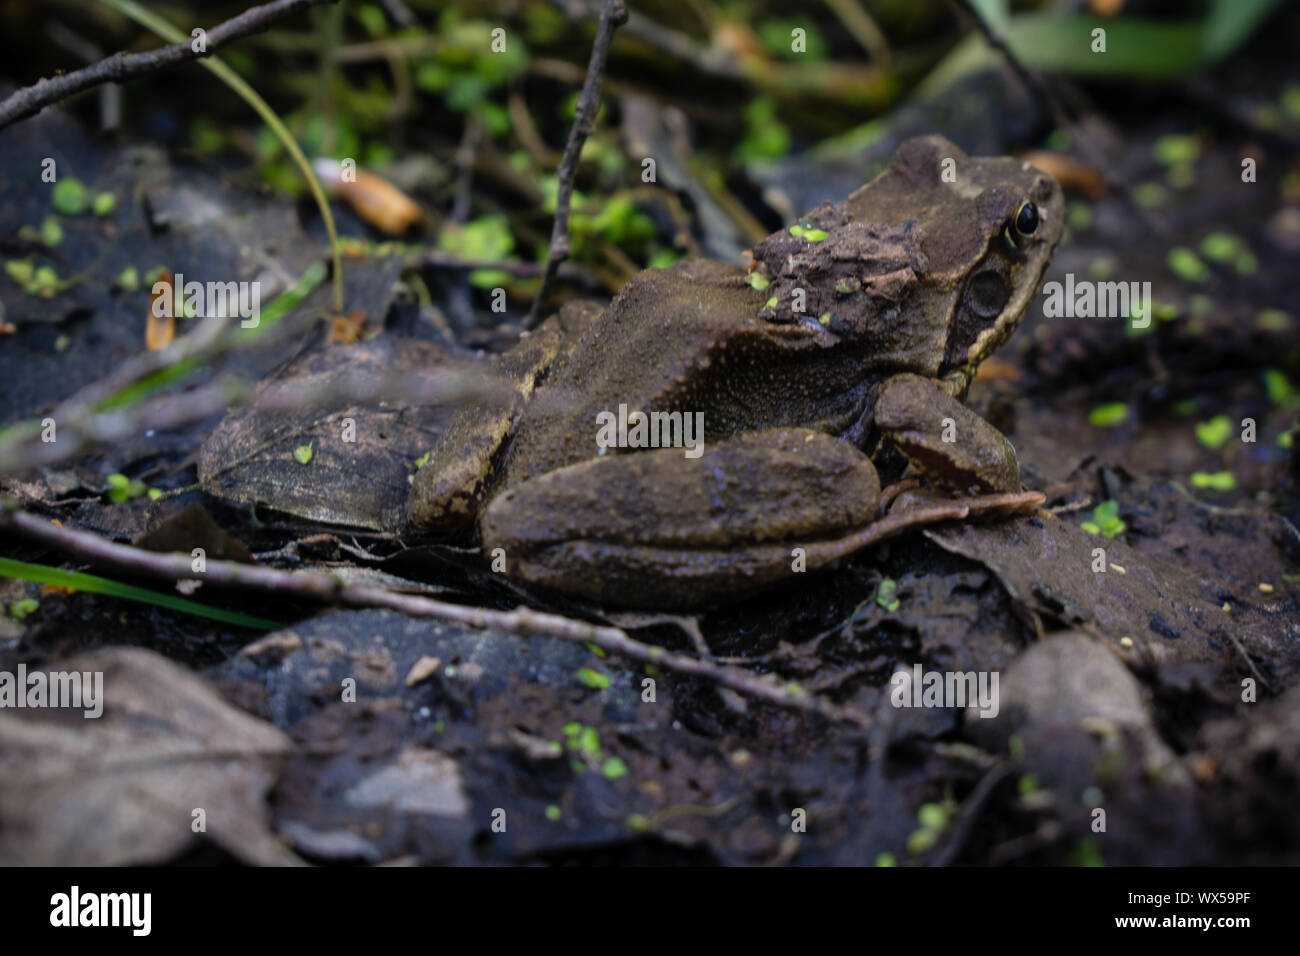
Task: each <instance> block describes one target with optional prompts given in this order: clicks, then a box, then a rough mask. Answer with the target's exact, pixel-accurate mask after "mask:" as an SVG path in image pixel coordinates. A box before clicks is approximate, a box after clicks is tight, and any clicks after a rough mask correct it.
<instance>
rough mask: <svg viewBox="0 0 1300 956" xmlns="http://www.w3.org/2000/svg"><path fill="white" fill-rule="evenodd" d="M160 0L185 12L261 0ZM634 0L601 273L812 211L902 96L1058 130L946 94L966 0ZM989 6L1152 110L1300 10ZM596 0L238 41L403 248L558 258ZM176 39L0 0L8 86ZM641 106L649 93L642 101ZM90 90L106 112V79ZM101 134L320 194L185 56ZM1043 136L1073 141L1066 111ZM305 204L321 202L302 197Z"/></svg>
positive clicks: (748, 238) (1269, 2)
mask: <svg viewBox="0 0 1300 956" xmlns="http://www.w3.org/2000/svg"><path fill="white" fill-rule="evenodd" d="M148 6H149V8H150V9H151V10H153V11H154V12H156V13H158V14H160V15H162V16H164V17H166V18H167V19H168V20H169V21H170V22H172V23H173V24H175V25H177V26H178V27H180V28H181V29H183V30H186V31H188V30H189V29H191V28H192V27H193V26H196V25H204V26H212V25H215V24H216V23H218V22H220V21H222V20H224V19H227V18H228V17H230V16H233V15H235V14H237V13H239V12H240V11H241V10H242V9H244V8H245V7H246V6H247V4H246V3H243V2H226V0H217V2H212V0H203V2H198V0H192V2H185V0H168V2H159V3H150V4H148ZM629 6H630V8H631V10H632V20H631V22H629V24H628V25H627V26H626V27H624V28H623V29H621V30H620V31H619V32H618V33H617V34H616V36H615V42H614V45H613V51H612V54H611V58H610V63H609V68H608V80H607V83H606V88H605V92H606V98H605V103H604V106H603V107H602V110H601V117H600V122H599V124H598V126H597V129H596V132H595V133H594V134H593V135H592V136H591V138H590V139H589V140H588V142H587V144H586V148H585V150H584V152H583V163H582V166H581V170H580V176H579V180H578V184H577V185H578V191H577V193H576V194H575V197H574V216H573V221H572V231H573V239H574V260H575V263H576V264H577V266H578V267H580V268H581V269H583V270H584V274H585V275H586V276H587V277H588V278H589V279H590V280H591V283H592V284H594V285H597V286H603V287H604V288H605V289H606V290H612V289H616V288H617V287H618V286H619V285H620V284H621V283H622V282H623V281H625V280H626V278H627V277H628V276H629V275H630V274H631V273H632V272H634V271H635V270H636V269H638V268H642V267H645V266H662V265H666V264H668V263H670V262H672V261H673V260H674V259H676V258H678V257H680V256H682V255H685V254H692V253H697V252H703V253H705V254H713V255H721V256H724V257H725V256H728V255H734V254H735V253H736V252H738V251H739V250H740V249H742V248H744V247H745V246H746V245H748V244H749V243H752V242H753V241H754V240H755V239H757V238H758V237H760V236H761V235H763V233H764V232H765V231H766V230H768V229H770V228H772V227H773V226H774V225H776V224H777V223H778V222H780V221H781V220H782V219H783V218H787V217H790V216H792V215H796V214H798V213H799V212H802V211H803V209H804V208H806V207H804V206H802V205H800V202H801V200H803V199H804V198H805V195H806V198H807V199H808V200H811V199H813V198H815V194H805V193H804V192H801V191H800V190H799V189H791V190H790V191H789V195H788V197H787V201H786V203H785V205H784V207H783V204H782V203H781V202H779V201H777V202H772V201H771V200H772V199H773V196H774V195H776V194H778V193H779V192H780V189H779V188H777V189H776V190H775V192H774V190H773V187H774V186H775V187H780V186H782V180H781V177H782V176H784V177H786V179H789V178H791V177H799V176H803V177H804V178H805V179H807V178H816V176H815V175H814V174H810V172H809V170H807V169H799V168H797V167H795V168H790V167H781V166H779V165H774V164H779V163H781V162H782V161H783V160H786V159H787V158H788V157H790V156H792V155H807V156H810V157H817V158H819V159H825V158H827V157H835V156H849V157H854V156H860V154H861V153H862V152H863V151H864V150H868V151H869V150H870V149H871V147H872V146H873V144H876V143H885V144H888V143H889V140H890V137H889V131H890V128H891V124H892V123H893V121H894V118H895V117H896V116H898V115H899V111H900V109H901V108H902V107H903V106H904V105H905V104H917V103H921V104H924V103H929V104H931V105H930V106H929V107H927V109H928V110H929V112H927V113H925V114H924V118H923V119H921V120H919V121H917V122H918V125H920V126H925V127H929V128H941V129H943V131H944V132H945V133H947V134H948V135H950V136H953V138H955V139H957V140H958V142H959V143H962V144H963V145H967V146H968V148H975V147H987V145H989V144H991V145H992V146H994V147H999V148H1004V149H1006V148H1012V147H1016V146H1024V145H1033V144H1035V143H1038V142H1042V141H1043V140H1044V138H1045V137H1047V135H1048V134H1049V133H1051V132H1052V128H1053V123H1052V121H1051V119H1050V117H1048V116H1044V115H1040V114H1038V113H1036V112H1035V110H1034V108H1033V106H1032V104H1029V103H1027V102H1025V101H1024V100H1019V101H1017V100H1015V99H1005V98H1002V99H999V98H998V97H996V96H994V97H991V98H990V99H989V100H988V102H987V106H985V107H984V108H982V109H977V110H970V109H969V108H968V107H966V106H964V105H962V104H963V103H964V102H965V101H964V100H962V98H961V97H959V96H957V95H955V94H954V93H953V92H952V91H954V90H957V89H961V88H962V87H963V85H969V84H972V83H977V82H978V80H977V79H976V78H977V77H979V76H981V75H982V74H988V73H990V72H992V70H993V69H996V68H999V67H1000V60H999V58H998V55H997V54H996V53H995V52H994V51H991V50H990V49H989V47H988V45H987V43H986V42H985V41H984V39H983V38H982V37H981V36H980V35H979V34H978V33H977V32H976V31H975V30H973V29H972V26H971V22H970V20H969V19H968V18H967V17H965V16H959V15H958V13H957V5H955V4H950V3H948V2H939V0H935V2H919V0H819V2H814V0H809V2H806V3H803V4H801V5H799V6H798V8H797V11H796V8H795V7H792V6H791V5H790V4H787V3H781V2H774V0H688V2H681V0H633V2H631V3H630V4H629ZM971 6H973V7H974V8H976V9H978V10H979V12H980V14H981V16H982V17H984V18H985V19H986V21H987V22H988V23H990V24H991V25H993V27H994V28H995V29H996V30H997V31H998V32H999V33H1000V34H1001V35H1002V36H1003V37H1005V39H1006V41H1007V42H1008V44H1009V45H1010V46H1011V47H1012V48H1013V49H1014V50H1015V51H1016V53H1017V54H1018V56H1019V57H1020V58H1021V59H1022V60H1023V61H1024V62H1025V63H1026V64H1028V65H1030V66H1032V67H1037V68H1042V69H1050V70H1051V71H1053V72H1055V73H1060V74H1070V75H1073V76H1076V77H1080V78H1083V79H1084V80H1086V81H1088V82H1092V83H1094V84H1096V88H1095V89H1094V90H1092V92H1093V94H1094V95H1097V96H1101V97H1103V98H1104V97H1106V96H1111V97H1113V98H1114V99H1116V100H1117V101H1125V102H1128V103H1129V104H1130V106H1131V108H1139V109H1140V108H1143V101H1142V96H1141V95H1138V96H1137V97H1136V98H1135V93H1134V87H1133V84H1134V83H1135V82H1139V83H1142V84H1144V88H1145V89H1147V90H1150V91H1152V92H1151V93H1150V94H1149V95H1151V96H1159V95H1161V91H1162V90H1163V89H1167V86H1166V87H1162V84H1171V83H1178V82H1181V81H1182V79H1184V78H1185V77H1187V76H1189V75H1194V74H1197V73H1198V72H1202V71H1204V70H1206V69H1207V68H1210V67H1212V66H1213V65H1214V64H1216V63H1218V62H1221V61H1223V60H1224V58H1226V57H1229V56H1230V55H1231V54H1232V53H1233V52H1234V51H1237V50H1239V49H1240V48H1241V47H1242V45H1243V44H1245V43H1246V42H1247V41H1249V40H1250V38H1251V37H1252V35H1254V34H1256V33H1257V32H1258V31H1260V28H1261V27H1262V26H1263V25H1264V24H1266V23H1268V22H1269V21H1270V18H1273V19H1276V20H1277V21H1278V22H1279V23H1280V24H1281V25H1282V26H1283V27H1287V26H1289V27H1291V28H1292V29H1293V28H1294V26H1295V24H1296V16H1295V12H1294V10H1293V9H1292V10H1290V11H1287V10H1284V9H1283V7H1282V4H1280V3H1279V0H1202V2H1181V0H1127V2H1126V0H1088V2H1082V0H1044V2H1024V3H1020V2H1017V3H1011V2H1008V0H977V2H974V3H972V4H971ZM598 8H599V3H598V2H596V0H561V2H542V0H496V2H476V0H460V2H435V0H344V2H341V3H339V4H337V5H334V6H326V7H320V8H315V9H312V10H309V11H306V12H304V13H302V14H297V15H294V16H293V17H291V18H289V19H288V20H286V21H283V22H282V23H280V24H279V25H277V26H275V27H274V28H273V29H272V30H270V31H269V32H267V33H263V34H258V35H255V36H252V37H249V38H246V39H244V40H242V41H240V42H238V43H237V44H235V45H234V46H232V47H230V48H228V49H226V50H225V51H223V52H222V53H221V57H222V58H223V59H224V60H225V61H226V62H227V63H228V64H229V65H230V66H231V67H232V68H233V69H234V70H235V71H237V72H238V73H239V74H240V75H241V76H242V77H243V78H244V79H246V80H247V81H249V82H250V83H251V84H252V85H253V87H254V88H256V89H257V90H258V92H259V93H261V95H262V96H263V97H265V98H266V99H267V100H268V101H269V102H270V104H271V105H272V106H273V107H274V108H275V109H276V110H277V111H278V112H279V114H280V116H281V117H282V118H283V119H284V120H285V122H286V124H287V125H288V127H289V129H290V130H292V132H293V134H294V135H295V136H296V137H297V139H298V141H299V142H300V143H301V145H302V147H303V149H304V151H305V152H306V153H307V155H308V156H311V157H329V158H334V159H343V158H351V159H354V160H355V161H356V163H357V166H358V167H359V168H360V169H362V170H365V171H369V172H372V173H374V174H377V175H379V176H382V177H384V179H385V180H386V181H387V182H390V183H392V184H394V185H395V186H396V187H397V188H398V189H399V190H400V191H401V192H402V193H404V194H405V195H406V196H408V197H410V198H411V199H413V200H414V201H415V202H416V203H417V204H418V206H419V209H420V211H421V215H420V217H419V219H418V222H412V221H411V220H409V219H402V220H400V221H401V222H404V223H407V224H408V228H405V229H402V230H400V232H401V235H400V236H398V237H396V238H401V239H403V240H405V241H406V242H407V243H408V244H409V246H408V247H403V248H416V249H420V248H427V249H436V250H438V251H440V252H441V253H443V254H445V255H447V256H453V257H458V258H461V259H466V260H473V261H475V262H489V263H490V262H495V261H501V262H507V263H520V262H541V261H544V259H545V256H546V242H547V237H548V234H549V220H550V217H551V214H552V212H553V209H554V197H555V192H556V180H555V168H556V165H557V164H558V160H559V156H560V152H561V150H562V149H563V146H564V142H565V138H566V136H567V133H568V128H569V125H570V122H571V120H572V117H573V111H574V104H575V102H576V96H577V89H578V87H579V85H580V83H581V80H582V76H583V72H584V70H585V65H586V62H587V57H588V55H589V52H590V44H591V39H592V36H593V33H594V21H595V14H596V12H597V10H598ZM1098 27H1100V28H1103V29H1104V30H1105V32H1106V44H1107V49H1106V53H1105V55H1097V53H1096V52H1095V51H1094V50H1092V49H1090V48H1089V45H1088V44H1086V43H1081V42H1080V39H1081V37H1087V36H1090V35H1091V31H1092V30H1093V29H1096V28H1098ZM497 29H504V31H505V35H504V36H505V42H504V47H503V48H502V45H501V44H500V43H498V44H497V45H496V47H495V48H494V45H493V31H494V30H497ZM157 42H158V41H156V40H155V39H154V38H153V37H151V36H148V35H147V34H145V32H144V31H142V30H141V29H140V28H139V27H137V26H135V25H134V24H132V23H130V22H128V21H127V20H126V19H125V18H123V17H122V16H121V15H120V14H118V13H117V12H115V11H114V10H112V9H110V8H109V7H108V6H107V5H105V4H103V3H99V2H95V0H0V49H2V50H3V52H4V56H5V58H6V63H7V69H6V73H7V75H8V77H9V78H10V79H11V80H13V81H15V82H20V83H29V82H32V81H34V80H35V79H36V78H37V77H39V76H43V75H49V74H51V73H53V72H56V71H57V70H60V69H65V70H66V69H72V68H75V67H78V66H81V65H83V63H85V62H88V61H89V59H90V58H92V57H93V56H95V55H101V56H102V55H106V54H108V53H111V52H113V51H116V50H118V49H127V50H139V49H147V48H150V47H152V46H155V45H157ZM1288 97H1289V99H1288ZM1297 101H1300V89H1296V88H1288V89H1287V90H1284V91H1282V92H1281V93H1280V94H1279V97H1278V98H1277V99H1276V100H1275V101H1262V102H1260V103H1259V104H1257V110H1256V112H1257V115H1256V116H1254V117H1253V121H1254V122H1257V123H1259V124H1261V126H1262V127H1264V128H1269V127H1272V128H1274V129H1278V128H1289V129H1291V130H1294V129H1295V127H1296V125H1297V124H1298V123H1300V117H1298V116H1297V114H1298V113H1300V103H1298V102H1297ZM631 103H636V104H640V105H641V106H642V107H643V108H642V109H641V111H640V113H637V114H635V115H634V113H633V111H632V110H631V109H630V107H629V104H631ZM646 104H649V107H648V109H646V108H644V107H645V105H646ZM71 108H72V109H74V110H75V111H76V112H78V113H80V114H82V115H84V116H85V118H86V119H87V121H88V122H89V123H90V124H92V125H94V124H95V123H96V121H97V115H96V114H97V98H96V96H95V95H94V94H90V95H83V96H82V97H80V98H79V99H78V100H76V101H75V102H74V103H73V104H71ZM945 110H946V112H945ZM636 116H640V119H639V120H638V119H637V118H636ZM949 124H952V126H953V127H955V128H956V132H954V129H953V128H950V127H949ZM962 124H965V125H966V126H968V127H973V128H974V129H975V130H976V132H975V133H972V134H971V139H972V140H973V142H970V143H963V142H962V140H963V138H962V135H961V128H962ZM990 132H991V133H992V135H993V137H994V138H993V139H992V140H991V141H990V139H989V136H988V134H989V133H990ZM108 135H117V136H119V137H121V138H122V140H123V141H124V142H131V141H139V140H140V139H145V140H149V141H154V142H159V143H161V144H163V145H165V146H166V147H168V148H169V149H170V150H171V151H172V152H173V155H174V156H175V157H177V158H179V159H181V160H182V161H184V160H188V161H193V162H199V163H207V164H214V165H217V166H219V167H221V168H222V169H223V170H225V171H226V172H227V173H228V175H229V176H230V177H231V178H232V179H233V180H234V181H236V182H239V183H242V184H245V185H249V186H256V187H258V188H264V189H268V190H270V191H272V192H275V193H279V194H284V195H289V196H294V197H301V196H302V195H303V193H304V182H303V179H302V175H301V173H300V171H299V170H298V169H297V168H296V167H295V166H294V165H293V163H292V162H291V161H290V159H289V157H288V156H287V155H286V153H285V150H284V147H283V145H282V144H281V143H280V142H279V141H278V140H277V139H276V137H275V136H274V135H273V134H272V133H271V132H270V131H269V130H268V129H266V128H265V127H263V126H261V125H260V124H259V123H258V121H257V119H256V117H255V116H253V115H252V114H251V113H250V111H249V110H248V109H247V107H246V106H245V105H244V104H243V103H242V102H240V101H239V99H238V98H237V97H235V96H233V95H231V94H230V93H229V92H228V91H227V90H226V89H224V88H223V87H222V86H221V85H220V84H219V83H218V82H217V81H216V80H215V79H213V78H212V77H210V76H208V75H206V74H205V73H204V71H201V70H198V69H196V68H195V67H194V66H192V65H188V66H183V67H180V68H179V69H172V70H169V71H166V72H165V73H163V74H160V75H157V76H153V77H149V78H145V79H142V80H137V81H134V82H132V83H130V84H128V85H127V86H126V87H125V88H124V90H123V110H122V117H121V124H120V126H119V127H118V128H117V130H116V131H115V132H114V133H110V134H108ZM1049 142H1050V144H1051V145H1053V146H1057V147H1066V146H1068V143H1065V142H1063V141H1062V140H1061V139H1060V138H1059V133H1058V138H1057V139H1056V140H1049ZM638 144H639V145H641V147H642V148H640V149H638V148H637V145H638ZM647 147H648V150H647ZM890 148H892V147H890ZM650 155H653V156H654V157H655V159H656V162H657V164H658V165H657V168H656V170H655V177H654V181H653V182H651V183H647V182H646V180H645V177H644V176H643V173H644V166H643V160H644V158H645V157H646V156H650ZM876 159H878V157H876ZM861 167H862V164H861V163H859V170H860V169H861ZM765 169H766V170H768V172H767V174H766V175H764V172H763V171H764V170H765ZM773 169H775V170H777V171H778V172H776V173H772V172H771V171H772V170H773ZM781 170H785V171H784V172H782V171H781ZM854 175H860V172H855V173H854ZM664 186H667V187H668V188H667V189H665V188H662V187H664ZM301 205H302V208H303V209H304V219H305V220H308V221H310V218H311V215H312V213H311V210H310V205H309V203H308V202H307V201H306V200H305V199H304V200H303V201H302V204H301ZM372 222H373V220H372ZM711 222H712V225H710V223H711ZM721 222H725V223H726V224H727V227H726V228H721V227H720V226H718V223H721ZM342 229H343V231H344V232H345V233H346V234H348V235H349V236H351V237H352V238H354V239H362V240H367V241H380V240H383V239H385V238H393V237H392V236H387V237H386V236H385V234H384V233H385V230H384V229H380V228H376V227H375V226H374V225H367V224H366V223H365V222H364V221H360V220H358V219H352V220H347V219H345V220H344V222H343V224H342ZM728 230H729V231H730V238H728V236H727V233H728ZM387 231H388V232H390V233H391V232H393V231H394V230H393V229H391V228H390V229H388V230H387ZM701 231H703V233H704V237H703V241H702V243H701V242H697V239H698V238H700V237H699V233H700V232H701ZM351 248H353V250H354V251H355V250H357V249H358V248H364V247H363V246H357V245H356V244H355V243H354V244H353V246H352V247H351ZM468 278H469V281H470V284H471V285H472V286H474V287H476V288H478V289H487V288H490V287H494V286H496V285H499V284H508V285H509V286H510V288H511V293H512V295H520V296H522V295H526V294H527V293H528V292H529V291H530V290H531V289H532V288H534V287H535V282H536V280H535V278H534V277H532V276H529V275H528V274H527V272H526V270H514V271H513V272H503V271H501V270H497V269H488V268H479V269H475V270H473V271H471V272H469V273H468Z"/></svg>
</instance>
